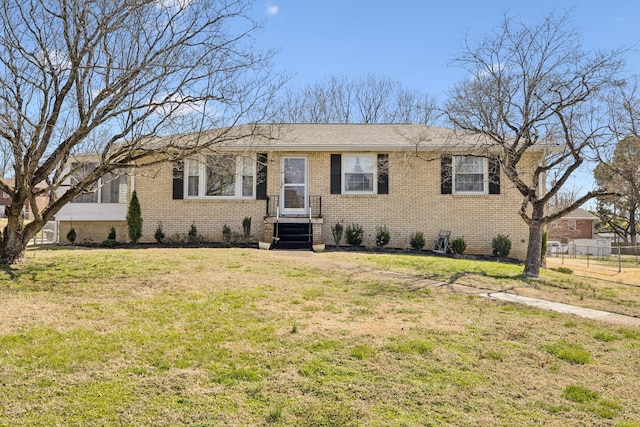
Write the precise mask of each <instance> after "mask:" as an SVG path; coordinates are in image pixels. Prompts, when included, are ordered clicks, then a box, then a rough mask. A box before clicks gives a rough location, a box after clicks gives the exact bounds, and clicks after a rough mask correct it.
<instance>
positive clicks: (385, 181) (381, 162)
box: [378, 154, 389, 194]
mask: <svg viewBox="0 0 640 427" xmlns="http://www.w3.org/2000/svg"><path fill="white" fill-rule="evenodd" d="M378 194H389V155H388V154H378Z"/></svg>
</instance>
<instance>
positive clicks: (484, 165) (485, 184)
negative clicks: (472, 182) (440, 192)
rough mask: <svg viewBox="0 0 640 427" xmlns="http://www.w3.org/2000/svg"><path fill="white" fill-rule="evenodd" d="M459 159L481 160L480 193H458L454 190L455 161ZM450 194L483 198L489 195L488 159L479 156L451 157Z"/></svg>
mask: <svg viewBox="0 0 640 427" xmlns="http://www.w3.org/2000/svg"><path fill="white" fill-rule="evenodd" d="M461 157H472V158H476V159H480V160H482V191H459V190H456V177H457V175H458V174H457V172H456V159H458V158H461ZM451 194H454V195H459V196H483V195H487V194H489V159H487V158H486V157H480V156H464V155H463V156H452V161H451Z"/></svg>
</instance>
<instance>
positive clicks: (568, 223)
mask: <svg viewBox="0 0 640 427" xmlns="http://www.w3.org/2000/svg"><path fill="white" fill-rule="evenodd" d="M597 220H598V217H597V216H595V215H593V214H591V213H589V212H587V211H586V210H584V209H582V208H578V209H576V210H574V211H571V212H569V213H568V214H566V215H565V216H563V217H562V218H560V219H558V220H556V221H553V222H552V223H551V224H549V226H548V227H547V240H556V241H559V242H560V243H569V242H571V241H573V240H576V239H594V238H595V237H594V236H595V223H596V221H597Z"/></svg>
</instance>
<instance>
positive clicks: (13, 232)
mask: <svg viewBox="0 0 640 427" xmlns="http://www.w3.org/2000/svg"><path fill="white" fill-rule="evenodd" d="M6 212H7V226H6V227H5V228H4V230H3V231H2V242H0V264H8V265H10V264H15V263H17V262H20V261H22V260H23V259H24V252H25V250H26V248H27V242H28V241H29V239H26V240H25V237H26V236H25V234H24V216H23V214H22V209H17V208H16V207H14V206H9V207H8V208H7V211H6Z"/></svg>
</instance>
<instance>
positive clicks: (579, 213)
mask: <svg viewBox="0 0 640 427" xmlns="http://www.w3.org/2000/svg"><path fill="white" fill-rule="evenodd" d="M562 219H592V220H596V219H598V217H597V216H595V215H593V214H591V213H589V212H587V211H586V210H584V209H582V208H578V209H576V210H574V211H571V212H569V213H568V214H566V215H565V216H563V217H562Z"/></svg>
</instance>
